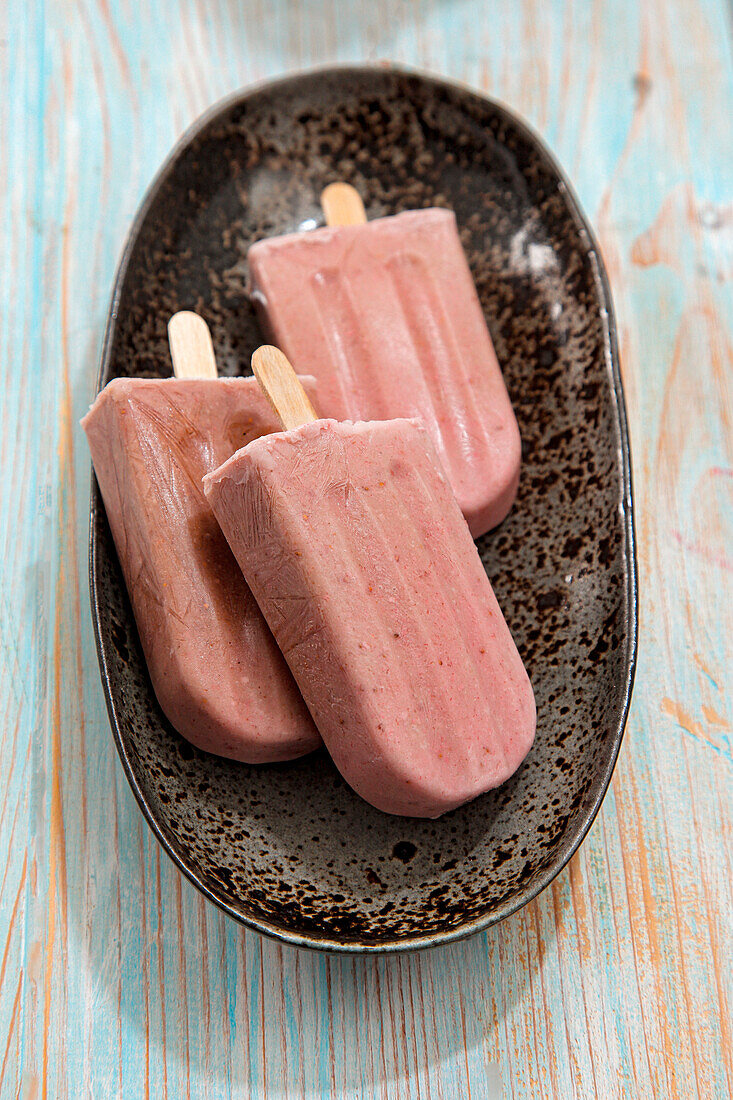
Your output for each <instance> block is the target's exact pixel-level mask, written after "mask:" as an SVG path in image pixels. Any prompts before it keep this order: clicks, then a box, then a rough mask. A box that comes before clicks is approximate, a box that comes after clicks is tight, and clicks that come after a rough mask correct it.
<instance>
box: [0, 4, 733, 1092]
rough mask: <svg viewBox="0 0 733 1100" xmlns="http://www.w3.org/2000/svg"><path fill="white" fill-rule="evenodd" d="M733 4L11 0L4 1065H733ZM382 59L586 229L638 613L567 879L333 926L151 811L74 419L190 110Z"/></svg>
mask: <svg viewBox="0 0 733 1100" xmlns="http://www.w3.org/2000/svg"><path fill="white" fill-rule="evenodd" d="M728 19H729V14H728V11H727V6H726V3H725V0H642V2H641V3H639V2H638V0H566V2H562V0H543V2H540V0H521V2H520V0H495V2H493V3H492V4H490V5H487V4H486V3H485V2H483V0H412V2H408V0H380V2H375V3H371V4H364V3H356V2H354V0H346V2H345V3H344V2H343V0H340V2H338V3H337V2H336V0H309V2H308V3H307V4H305V3H300V2H299V0H267V2H265V0H157V2H156V3H151V4H140V3H136V2H134V0H6V2H5V3H3V4H0V60H1V62H2V64H1V65H0V79H2V81H3V95H2V96H1V97H0V133H2V135H3V156H2V158H0V194H1V195H2V207H1V208H0V218H1V221H0V225H1V227H2V228H1V230H0V232H1V233H2V249H1V250H0V263H2V280H1V281H0V318H1V321H0V338H1V339H2V352H1V354H0V369H1V370H2V387H1V389H0V456H1V460H2V474H3V477H2V479H1V480H0V544H1V546H0V550H1V553H0V609H1V620H0V621H1V623H2V631H1V633H0V655H1V663H0V706H1V707H2V724H1V725H0V753H1V757H0V788H1V790H0V837H1V839H2V843H1V845H0V851H1V852H2V864H1V865H0V1096H2V1097H6V1096H7V1097H20V1098H22V1100H36V1098H48V1100H63V1098H65V1097H73V1098H77V1097H94V1098H97V1097H105V1098H106V1097H130V1098H134V1100H137V1098H140V1097H152V1098H156V1100H157V1098H160V1097H164V1098H171V1100H173V1098H178V1097H193V1098H196V1100H199V1098H203V1100H206V1098H217V1100H220V1098H248V1097H256V1098H287V1100H291V1098H313V1097H328V1098H333V1100H341V1098H348V1097H366V1098H372V1097H375V1098H378V1100H392V1098H398V1097H399V1098H400V1100H414V1098H417V1097H419V1098H421V1100H422V1098H427V1100H431V1098H432V1100H454V1098H459V1097H460V1098H463V1097H473V1098H474V1100H476V1098H480V1100H487V1098H488V1100H492V1098H494V1097H500V1096H503V1097H504V1098H505V1100H509V1098H513V1097H533V1098H534V1097H536V1098H543V1100H544V1098H547V1097H560V1098H562V1100H567V1098H569V1097H578V1098H587V1097H591V1096H599V1097H602V1098H604V1100H605V1098H615V1097H634V1098H643V1097H664V1098H677V1097H679V1098H685V1100H687V1098H690V1097H705V1098H707V1097H711V1098H712V1097H721V1098H722V1097H727V1096H730V1095H731V1093H733V1065H732V1054H731V1049H732V1042H731V1006H732V1005H733V987H732V984H731V975H732V974H733V951H732V943H731V940H732V925H733V904H732V899H731V889H732V883H733V873H732V868H733V853H732V851H731V847H732V845H731V807H732V805H733V797H732V795H733V782H732V773H733V754H732V749H731V723H732V722H733V706H732V703H731V696H730V672H731V669H732V668H733V608H732V604H733V601H731V599H730V593H731V587H732V585H733V581H732V579H731V573H732V572H733V537H732V534H733V454H732V453H731V452H732V451H733V432H732V430H731V423H732V421H733V396H732V393H731V391H732V388H733V370H732V369H731V334H730V320H731V317H732V316H733V310H732V309H731V306H732V304H733V303H732V302H731V297H732V295H731V276H732V275H733V195H732V194H731V164H732V163H733V137H732V131H731V126H730V118H731V105H732V103H733V94H732V93H733V64H732V62H731V48H730V36H729V22H728ZM380 58H392V59H394V60H397V61H404V62H407V63H410V64H414V65H419V66H422V67H426V68H429V69H432V70H434V71H437V72H440V73H445V74H446V75H448V76H452V77H455V78H460V79H463V80H465V81H467V82H469V83H470V84H472V85H474V86H476V87H478V88H480V89H482V90H484V91H486V92H488V93H490V94H492V95H494V96H497V97H499V98H501V99H504V100H505V101H506V102H507V103H509V104H510V105H511V106H513V107H514V108H516V109H517V110H518V111H520V112H521V113H523V114H524V115H525V116H526V117H527V118H528V119H529V121H530V122H531V123H533V124H534V126H535V127H536V128H537V129H538V130H539V131H540V132H541V133H542V134H543V136H544V137H545V138H546V139H547V141H548V142H549V143H550V145H551V146H552V147H553V149H554V150H555V152H556V153H557V155H558V157H559V158H560V160H561V162H562V163H563V164H564V165H565V167H566V168H567V170H568V171H569V172H570V174H571V176H572V178H573V180H574V183H575V186H576V189H577V191H578V193H579V196H580V199H581V202H582V204H583V205H584V207H585V209H586V211H587V213H588V214H589V216H590V217H591V220H592V221H593V222H594V224H595V226H596V228H597V231H598V233H599V236H600V240H601V244H602V248H603V252H604V256H605V258H606V261H607V264H608V267H609V272H610V277H611V282H612V286H613V291H614V297H615V303H616V307H617V312H618V320H619V328H620V340H621V352H622V359H623V372H624V378H625V383H626V392H627V398H628V403H629V413H630V420H631V434H632V441H633V448H634V456H633V457H634V476H635V490H636V500H637V504H638V513H637V515H638V538H639V554H640V562H639V564H640V591H641V645H640V662H639V669H638V673H637V682H636V689H635V695H634V703H633V708H632V713H631V718H630V721H629V726H628V730H627V735H626V740H625V744H624V747H623V749H622V752H621V756H620V759H619V763H618V767H617V769H616V774H615V777H614V781H613V785H612V789H611V791H610V792H609V795H608V797H607V798H606V801H605V803H604V807H603V810H602V812H601V814H600V816H599V818H598V820H597V822H596V824H595V825H594V827H593V829H592V831H591V833H590V836H589V837H588V839H587V841H586V842H585V844H584V845H583V846H582V848H581V850H580V852H579V853H578V855H577V856H576V857H575V858H574V860H573V861H572V863H571V865H570V867H569V868H568V869H567V870H566V871H565V872H564V873H563V874H562V875H560V876H559V878H558V879H557V880H556V881H555V882H554V883H553V885H552V886H551V888H550V889H548V890H547V891H545V893H544V894H543V895H542V896H541V897H539V898H538V899H537V900H536V901H535V902H534V903H533V904H532V905H530V906H528V907H527V908H525V909H524V910H523V911H522V912H520V913H519V914H517V915H516V916H515V917H513V918H512V919H510V920H508V921H506V922H505V923H504V924H503V925H501V926H499V927H498V928H496V929H493V930H491V931H490V932H488V933H486V934H483V935H480V936H477V937H475V938H474V939H472V940H470V941H468V942H466V943H464V944H460V945H456V946H452V947H447V948H445V949H439V950H436V951H433V952H429V953H423V954H417V955H411V956H408V957H404V958H390V959H374V958H370V959H340V958H339V959H334V958H328V957H325V956H320V955H318V954H310V953H307V952H305V951H298V950H295V949H290V948H287V947H282V946H280V945H278V944H275V943H272V942H269V941H267V940H264V939H261V938H259V937H258V936H257V935H254V934H249V933H245V932H243V931H242V930H241V929H239V928H237V927H235V926H234V925H233V924H232V923H230V922H228V921H227V920H226V919H225V918H224V917H223V916H222V915H221V914H219V913H218V912H217V911H216V910H215V909H214V908H213V907H211V906H209V905H207V904H206V903H205V902H204V901H203V900H202V899H201V898H200V897H199V896H198V895H197V894H196V892H195V891H194V890H193V888H192V887H191V886H189V885H188V883H187V882H185V881H183V880H182V879H181V878H180V876H179V875H178V874H177V872H176V871H175V870H174V869H173V867H172V866H171V865H170V863H169V862H168V860H167V859H166V858H165V857H164V856H163V857H162V856H161V854H160V851H159V848H158V846H157V844H156V842H155V841H154V839H153V838H152V836H151V834H150V832H149V830H148V829H147V826H146V825H145V824H144V822H143V821H142V818H141V816H140V814H139V812H138V810H137V808H136V805H135V803H134V799H133V797H132V795H131V793H130V791H129V789H128V787H127V784H126V781H125V779H124V777H123V774H122V770H121V768H120V766H119V764H118V762H117V759H116V755H115V752H114V749H113V744H112V739H111V736H110V732H109V726H108V722H107V716H106V713H105V707H104V702H103V698H102V692H101V688H100V684H99V676H98V672H97V664H96V657H95V652H94V645H93V638H92V627H91V618H90V615H89V608H88V599H87V581H86V570H87V565H86V535H87V509H88V488H89V459H88V455H87V452H86V448H85V446H84V443H83V439H82V438H81V434H80V432H79V429H78V427H77V423H78V420H79V418H80V416H81V415H82V414H83V412H84V411H85V409H86V407H87V405H88V403H89V401H90V399H91V397H92V395H93V391H94V384H95V378H96V373H97V363H98V357H99V352H100V346H101V338H102V330H103V325H104V319H105V313H106V309H107V304H108V298H109V292H110V288H111V283H112V278H113V274H114V269H115V265H116V262H117V258H118V256H119V254H120V250H121V247H122V244H123V241H124V238H125V234H126V232H127V228H128V226H129V223H130V220H131V218H132V216H133V213H134V211H135V208H136V205H137V203H138V201H139V200H140V197H141V195H142V193H143V191H144V189H145V187H146V185H147V184H148V182H149V180H150V178H151V176H152V175H153V173H154V172H155V170H156V169H157V167H158V165H159V163H160V162H161V160H162V159H163V157H164V156H165V155H166V154H167V152H168V150H169V149H170V147H171V145H172V144H173V142H174V140H175V139H176V137H177V136H178V135H179V134H180V132H181V130H182V129H183V128H184V127H185V126H186V125H187V124H188V123H190V122H191V121H192V120H193V119H194V118H195V116H196V115H197V114H198V113H199V112H200V111H201V110H203V109H204V108H205V107H207V106H208V105H209V104H210V103H211V102H213V101H214V100H216V99H217V98H218V97H220V96H222V95H224V94H225V93H227V92H229V91H231V90H232V89H234V88H237V87H239V86H241V85H244V84H247V83H250V82H252V81H255V80H260V79H262V78H264V77H267V76H270V75H275V74H278V73H281V72H283V71H285V70H289V69H293V68H297V67H301V66H306V65H310V64H314V63H322V62H326V61H333V60H341V61H348V60H353V61H356V60H363V59H380Z"/></svg>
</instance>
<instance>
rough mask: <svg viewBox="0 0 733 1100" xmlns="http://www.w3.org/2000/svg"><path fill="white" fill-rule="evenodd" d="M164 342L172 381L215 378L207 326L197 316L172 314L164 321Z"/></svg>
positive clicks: (183, 312) (186, 311)
mask: <svg viewBox="0 0 733 1100" xmlns="http://www.w3.org/2000/svg"><path fill="white" fill-rule="evenodd" d="M168 343H169V344H170V349H171V359H172V360H173V373H174V375H175V376H176V378H218V377H219V372H218V371H217V369H216V356H215V355H214V345H213V344H212V342H211V333H210V332H209V326H208V325H207V324H206V321H205V320H204V319H203V317H199V315H198V313H192V312H191V311H190V310H187V309H184V310H181V311H180V313H174V314H173V316H172V317H171V319H170V321H169V322H168Z"/></svg>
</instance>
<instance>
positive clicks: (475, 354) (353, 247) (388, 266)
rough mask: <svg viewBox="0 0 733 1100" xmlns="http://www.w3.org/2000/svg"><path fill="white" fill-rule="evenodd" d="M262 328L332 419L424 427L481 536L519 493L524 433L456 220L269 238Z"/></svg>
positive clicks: (252, 254)
mask: <svg viewBox="0 0 733 1100" xmlns="http://www.w3.org/2000/svg"><path fill="white" fill-rule="evenodd" d="M249 265H250V272H251V277H252V283H253V288H254V293H253V297H254V299H255V302H256V303H257V305H258V308H259V311H260V314H261V317H262V320H263V324H264V326H265V328H266V329H267V331H268V332H269V334H270V336H271V337H272V342H273V343H275V344H277V345H278V346H279V347H280V348H281V349H282V350H283V351H284V352H285V354H286V356H287V357H288V359H289V360H290V362H291V363H292V364H293V367H294V368H295V369H296V370H298V371H301V372H303V373H305V372H307V373H308V374H313V375H315V377H316V379H317V382H318V404H319V408H320V411H321V413H322V414H323V415H325V416H329V417H331V416H332V417H335V418H336V419H338V420H355V421H356V420H386V419H391V418H392V417H417V418H419V419H420V420H421V421H422V422H423V424H424V425H425V427H426V428H427V430H428V432H429V434H430V438H431V439H432V441H433V444H434V446H435V449H436V451H437V452H438V456H439V458H440V462H441V465H442V467H443V469H444V470H445V472H446V474H447V475H448V478H449V480H450V483H451V485H452V486H453V490H454V492H455V495H456V497H457V499H458V503H459V504H460V506H461V509H462V511H463V514H464V516H465V517H466V520H467V521H468V525H469V527H470V529H471V533H472V534H473V535H474V537H478V536H479V535H481V534H483V533H484V532H485V531H487V530H489V529H490V528H491V527H494V526H496V524H497V523H500V522H501V520H503V519H504V517H505V516H506V514H507V512H508V511H509V509H510V508H511V506H512V503H513V501H514V498H515V496H516V492H517V485H518V481H519V464H520V438H519V429H518V427H517V422H516V419H515V416H514V412H513V410H512V407H511V403H510V401H509V396H508V394H507V391H506V386H505V385H504V380H503V378H502V374H501V370H500V369H499V364H498V362H497V359H496V354H495V353H494V348H493V345H492V343H491V337H490V336H489V331H488V329H487V327H486V321H485V320H484V316H483V312H482V310H481V305H480V303H479V300H478V295H477V294H476V288H475V286H474V284H473V279H472V278H471V272H470V270H469V267H468V263H467V261H466V256H465V254H464V251H463V248H462V246H461V242H460V239H459V236H458V230H457V227H456V219H455V215H454V214H453V213H452V212H451V211H448V210H438V209H432V210H414V211H408V212H407V213H404V214H397V215H395V216H394V217H389V218H380V219H377V220H376V221H373V222H367V223H364V224H362V225H348V226H340V227H333V228H325V229H317V230H313V231H312V232H307V233H296V234H292V235H289V236H285V237H275V238H271V239H266V240H262V241H259V242H258V243H257V244H255V245H253V246H252V247H251V248H250V250H249Z"/></svg>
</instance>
